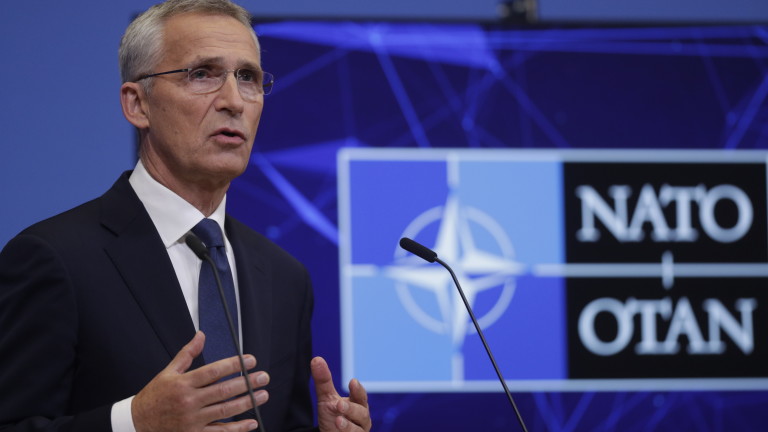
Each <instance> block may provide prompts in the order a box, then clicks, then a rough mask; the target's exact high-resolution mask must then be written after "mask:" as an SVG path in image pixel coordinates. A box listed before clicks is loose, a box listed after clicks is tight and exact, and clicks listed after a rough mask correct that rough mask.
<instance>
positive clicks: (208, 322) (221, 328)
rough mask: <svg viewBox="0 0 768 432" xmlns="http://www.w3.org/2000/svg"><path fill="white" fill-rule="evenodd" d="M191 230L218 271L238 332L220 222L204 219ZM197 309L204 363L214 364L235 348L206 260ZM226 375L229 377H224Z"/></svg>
mask: <svg viewBox="0 0 768 432" xmlns="http://www.w3.org/2000/svg"><path fill="white" fill-rule="evenodd" d="M192 232H193V233H195V235H196V236H198V237H200V240H202V241H203V243H205V246H206V247H207V248H208V253H209V254H210V255H211V258H212V259H213V262H214V263H215V264H216V268H217V269H218V271H219V277H220V278H221V284H222V286H223V288H224V296H225V297H226V298H227V306H228V307H229V313H230V314H232V322H233V324H234V326H235V335H237V332H238V326H237V303H236V301H235V284H234V282H233V279H232V270H230V268H229V261H228V260H227V254H226V252H225V249H224V238H223V236H222V233H221V228H219V224H218V223H216V221H214V220H213V219H203V220H202V221H200V223H198V224H197V225H195V227H194V228H192ZM197 298H198V312H199V319H200V330H202V331H203V333H205V347H204V348H203V358H204V359H205V362H206V363H213V362H215V361H217V360H221V359H223V358H227V357H232V356H234V355H237V350H236V349H235V346H234V344H233V342H232V336H231V335H230V333H229V324H228V323H227V315H226V314H225V313H224V307H223V306H222V304H221V296H220V295H219V289H218V287H217V286H216V278H215V276H214V275H213V269H212V268H211V266H210V265H209V264H207V263H203V265H202V267H201V268H200V283H199V285H198V294H197ZM227 378H229V377H227Z"/></svg>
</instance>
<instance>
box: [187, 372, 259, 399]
mask: <svg viewBox="0 0 768 432" xmlns="http://www.w3.org/2000/svg"><path fill="white" fill-rule="evenodd" d="M248 379H249V380H250V381H251V387H253V388H254V389H258V388H259V387H264V386H265V385H267V384H269V375H268V374H267V373H266V372H263V371H259V372H253V373H251V374H249V375H248ZM247 392H248V386H247V385H246V384H245V380H244V379H243V377H242V376H236V377H234V378H230V379H228V380H226V381H222V382H220V383H216V384H213V385H210V386H208V387H206V388H204V389H202V390H201V393H200V401H201V402H202V403H203V404H205V405H213V404H216V403H219V402H221V401H226V400H228V399H231V398H233V397H235V396H238V395H242V394H244V393H247ZM256 402H257V403H258V401H256Z"/></svg>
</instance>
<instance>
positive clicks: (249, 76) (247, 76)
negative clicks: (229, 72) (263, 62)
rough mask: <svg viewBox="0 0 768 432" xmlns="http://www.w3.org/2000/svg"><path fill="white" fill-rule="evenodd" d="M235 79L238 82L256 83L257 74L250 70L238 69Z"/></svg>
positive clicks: (257, 80) (257, 79)
mask: <svg viewBox="0 0 768 432" xmlns="http://www.w3.org/2000/svg"><path fill="white" fill-rule="evenodd" d="M237 79H238V81H245V82H253V83H258V82H259V74H258V73H257V72H256V71H252V70H250V69H240V70H238V71H237Z"/></svg>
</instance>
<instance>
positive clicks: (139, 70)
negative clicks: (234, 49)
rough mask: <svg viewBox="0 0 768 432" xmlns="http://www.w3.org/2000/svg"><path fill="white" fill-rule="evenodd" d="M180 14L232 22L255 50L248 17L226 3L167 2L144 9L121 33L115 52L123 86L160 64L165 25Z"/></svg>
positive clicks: (199, 0) (223, 0) (226, 0)
mask: <svg viewBox="0 0 768 432" xmlns="http://www.w3.org/2000/svg"><path fill="white" fill-rule="evenodd" d="M184 13H207V14H212V15H225V16H230V17H232V18H235V19H236V20H238V21H239V22H240V23H242V24H243V25H244V26H246V27H247V28H248V29H250V31H251V33H252V34H253V39H254V41H256V46H257V47H258V46H259V42H258V39H257V38H256V33H255V32H254V31H253V27H252V26H251V14H250V13H248V11H247V10H245V9H243V8H242V7H241V6H239V5H237V4H235V3H232V2H231V1H230V0H167V1H164V2H162V3H159V4H156V5H154V6H152V7H151V8H149V9H147V10H146V12H144V13H142V14H141V15H139V16H138V17H136V19H135V20H133V22H132V23H131V24H130V25H129V26H128V28H127V29H126V30H125V34H123V38H122V40H121V41H120V50H119V52H118V55H119V61H120V77H121V78H122V81H123V82H124V83H125V82H129V81H135V80H136V79H138V78H139V77H140V76H142V75H145V74H149V73H152V72H154V71H153V70H152V69H153V68H154V67H155V66H156V65H157V64H158V63H160V59H161V58H162V55H163V29H164V25H165V21H166V20H167V19H168V18H170V17H172V16H175V15H181V14H184ZM148 81H150V82H151V80H148ZM143 84H144V88H145V90H149V88H150V87H149V85H150V83H149V82H145V83H143Z"/></svg>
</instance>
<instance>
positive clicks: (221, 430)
mask: <svg viewBox="0 0 768 432" xmlns="http://www.w3.org/2000/svg"><path fill="white" fill-rule="evenodd" d="M258 425H259V423H258V422H257V421H256V420H251V419H249V420H240V421H238V422H231V423H211V424H209V425H208V426H206V427H205V428H203V432H247V431H252V430H255V429H256V427H258Z"/></svg>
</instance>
